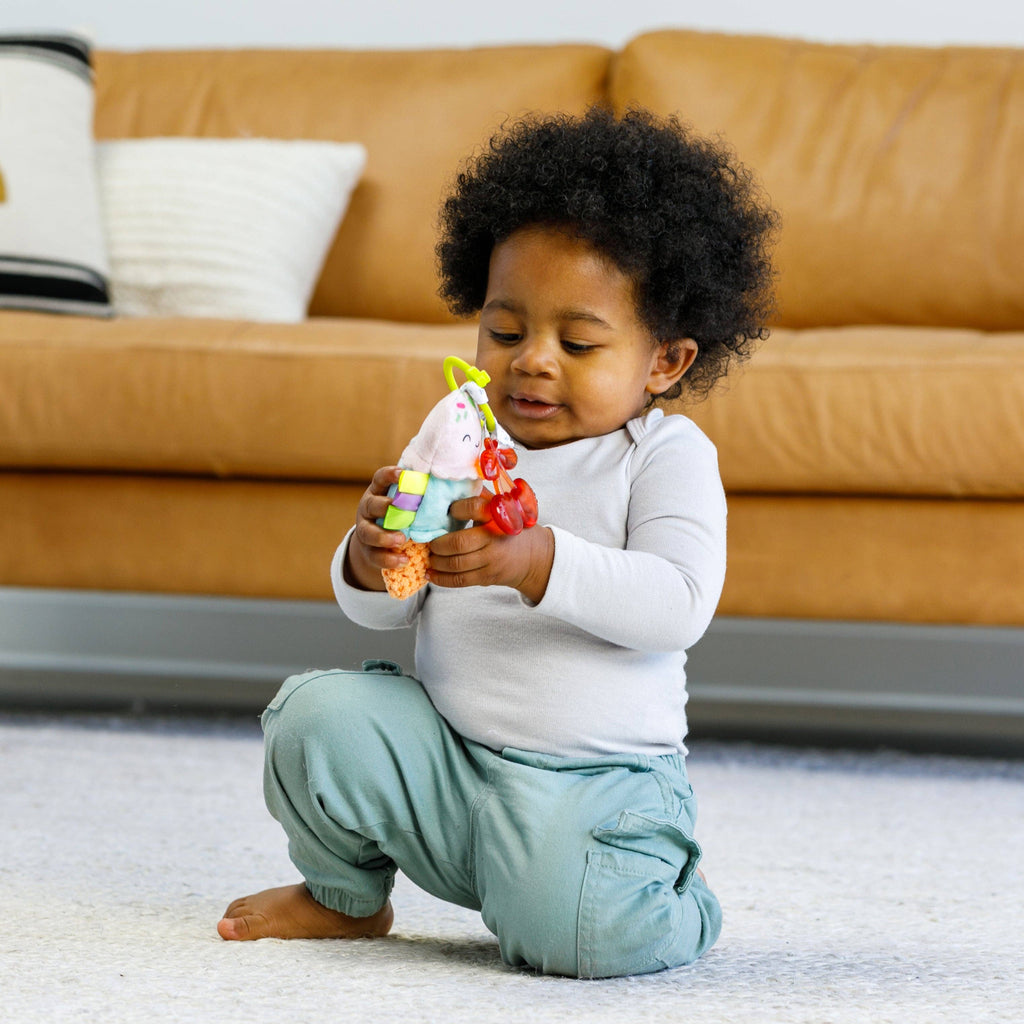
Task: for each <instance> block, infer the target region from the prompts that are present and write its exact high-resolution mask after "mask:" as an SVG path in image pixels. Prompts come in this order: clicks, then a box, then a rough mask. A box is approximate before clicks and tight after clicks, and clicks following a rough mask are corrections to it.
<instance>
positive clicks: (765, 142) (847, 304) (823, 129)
mask: <svg viewBox="0 0 1024 1024" xmlns="http://www.w3.org/2000/svg"><path fill="white" fill-rule="evenodd" d="M611 97H612V101H613V103H614V104H615V106H616V107H617V108H623V107H625V106H627V105H628V104H630V103H638V104H640V105H643V106H647V107H650V108H652V109H654V110H656V111H658V112H660V113H663V114H667V113H678V114H679V116H680V117H681V119H682V120H684V121H686V122H689V123H690V124H692V125H693V126H694V128H695V129H696V130H697V131H698V132H699V133H701V134H707V135H716V134H720V135H722V136H723V137H724V138H725V140H726V141H727V142H728V143H729V144H730V146H731V147H732V148H733V149H735V151H736V152H737V154H738V156H739V157H740V159H741V161H742V162H744V163H745V164H747V166H749V167H752V168H753V169H754V170H755V171H756V172H757V173H758V175H759V177H760V178H761V180H762V182H763V184H764V186H765V189H766V190H767V192H768V194H769V195H770V196H771V198H772V200H773V201H774V203H775V205H776V206H777V207H778V208H779V209H780V211H781V213H782V217H783V225H782V232H781V235H780V243H779V246H778V249H777V264H778V268H779V271H780V280H779V292H778V294H779V306H780V310H779V313H780V316H779V322H780V323H782V324H785V325H788V326H793V327H806V326H829V325H833V326H835V325H849V324H918V325H947V326H959V327H974V328H981V329H985V330H1006V329H1016V330H1020V329H1021V328H1024V274H1022V273H1021V266H1022V259H1024V257H1022V255H1021V254H1022V253H1024V201H1022V199H1024V178H1022V168H1024V51H1022V50H1012V49H995V48H991V49H982V48H966V47H963V48H942V49H928V48H920V47H900V46H848V45H824V44H816V43H807V42H798V41H794V40H788V39H776V38H758V37H745V36H726V35H717V34H704V33H697V32H685V31H663V32H653V33H649V34H646V35H643V36H640V37H638V38H637V39H635V40H633V41H632V42H631V43H629V44H628V45H627V46H626V47H625V49H624V51H623V52H622V53H621V55H620V56H619V58H618V59H617V61H616V62H615V65H614V68H613V73H612V80H611Z"/></svg>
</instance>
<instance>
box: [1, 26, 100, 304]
mask: <svg viewBox="0 0 1024 1024" xmlns="http://www.w3.org/2000/svg"><path fill="white" fill-rule="evenodd" d="M92 111H93V87H92V67H91V63H90V51H89V44H88V43H87V42H86V41H85V40H84V39H81V38H79V37H78V36H75V35H69V34H67V33H61V32H55V33H38V32H37V33H14V34H3V35H0V309H30V310H38V311H40V312H44V313H73V314H83V315H93V316H94V315H99V316H109V315H110V303H109V302H108V298H107V253H106V248H105V246H104V242H103V228H102V224H101V220H100V207H99V197H98V195H97V190H96V159H95V151H94V147H93V137H92Z"/></svg>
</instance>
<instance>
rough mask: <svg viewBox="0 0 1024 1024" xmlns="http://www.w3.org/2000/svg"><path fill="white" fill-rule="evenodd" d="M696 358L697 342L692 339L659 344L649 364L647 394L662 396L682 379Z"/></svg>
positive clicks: (680, 339)
mask: <svg viewBox="0 0 1024 1024" xmlns="http://www.w3.org/2000/svg"><path fill="white" fill-rule="evenodd" d="M696 358H697V342H695V341H694V340H693V339H692V338H679V339H678V340H676V341H662V342H659V343H658V347H657V349H656V350H655V353H654V360H653V362H652V363H651V375H650V377H648V379H647V392H648V394H651V395H661V394H664V392H666V391H668V389H669V388H670V387H672V385H673V384H675V383H676V381H678V380H680V379H681V378H682V376H683V374H685V373H686V371H687V370H688V369H689V368H690V367H691V366H692V365H693V361H694V359H696Z"/></svg>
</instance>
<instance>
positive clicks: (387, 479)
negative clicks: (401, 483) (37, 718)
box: [345, 466, 409, 590]
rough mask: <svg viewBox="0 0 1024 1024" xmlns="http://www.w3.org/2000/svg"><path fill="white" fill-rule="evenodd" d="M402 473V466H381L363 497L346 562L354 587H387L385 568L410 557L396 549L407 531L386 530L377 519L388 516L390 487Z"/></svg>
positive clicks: (392, 567) (400, 564)
mask: <svg viewBox="0 0 1024 1024" xmlns="http://www.w3.org/2000/svg"><path fill="white" fill-rule="evenodd" d="M401 472H402V471H401V469H399V468H398V466H384V467H382V468H381V469H378V470H377V472H376V473H374V474H373V479H372V480H371V481H370V486H369V487H367V488H366V490H365V491H364V492H363V496H362V498H360V499H359V508H358V509H357V511H356V529H355V533H354V534H353V535H352V539H351V540H350V541H349V545H348V559H347V560H346V563H345V581H346V582H347V583H349V584H350V585H352V586H356V587H361V588H362V589H363V590H383V589H384V578H383V577H382V576H381V574H380V572H381V569H398V568H401V567H402V566H403V565H405V563H406V562H408V560H409V559H408V558H407V557H406V556H405V555H403V554H402V553H401V552H399V551H396V550H395V548H399V547H401V546H402V544H404V543H405V534H404V533H402V532H401V531H400V530H385V529H383V528H382V527H380V526H378V525H377V520H378V519H382V518H383V517H384V513H385V512H387V510H388V506H389V505H390V504H391V499H390V498H388V489H389V488H390V487H391V485H392V484H396V483H398V477H399V474H400V473H401Z"/></svg>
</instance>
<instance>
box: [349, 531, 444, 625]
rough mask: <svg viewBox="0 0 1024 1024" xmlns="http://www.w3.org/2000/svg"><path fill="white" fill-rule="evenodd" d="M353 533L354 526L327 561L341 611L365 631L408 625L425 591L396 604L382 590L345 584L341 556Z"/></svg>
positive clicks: (416, 612) (417, 613) (424, 589)
mask: <svg viewBox="0 0 1024 1024" xmlns="http://www.w3.org/2000/svg"><path fill="white" fill-rule="evenodd" d="M354 532H355V527H352V529H351V530H349V531H348V533H347V534H345V539H344V540H343V541H342V542H341V544H340V545H339V547H338V550H337V551H336V552H335V553H334V558H333V560H332V561H331V583H332V584H333V586H334V596H335V597H336V598H337V601H338V604H339V605H340V607H341V610H342V611H343V612H344V613H345V615H347V616H348V618H350V619H351V620H352V621H353V622H354V623H355V624H356V625H357V626H366V627H367V628H368V629H404V628H405V627H406V626H411V625H412V624H413V622H415V621H416V617H417V616H418V615H419V613H420V608H421V607H422V606H423V599H424V597H425V596H426V593H427V588H426V587H423V588H421V589H420V590H418V591H417V592H416V593H415V594H413V595H412V597H407V598H406V599H405V600H404V601H400V600H398V599H397V598H394V597H391V595H390V594H388V593H386V592H384V591H377V590H362V589H360V588H359V587H353V586H352V585H351V584H349V583H347V582H346V581H345V571H344V566H345V556H346V554H347V552H348V545H349V540H350V539H351V537H352V534H353V533H354Z"/></svg>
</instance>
